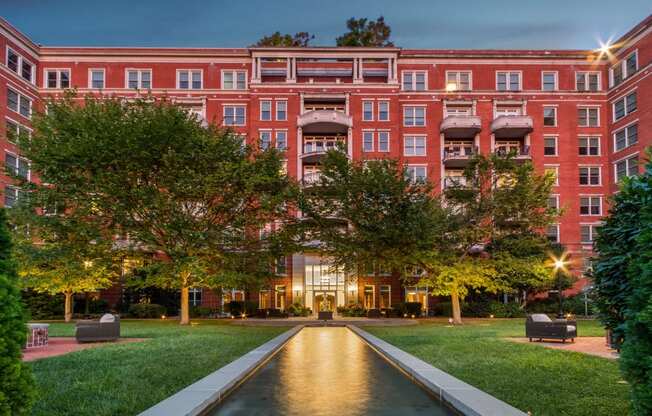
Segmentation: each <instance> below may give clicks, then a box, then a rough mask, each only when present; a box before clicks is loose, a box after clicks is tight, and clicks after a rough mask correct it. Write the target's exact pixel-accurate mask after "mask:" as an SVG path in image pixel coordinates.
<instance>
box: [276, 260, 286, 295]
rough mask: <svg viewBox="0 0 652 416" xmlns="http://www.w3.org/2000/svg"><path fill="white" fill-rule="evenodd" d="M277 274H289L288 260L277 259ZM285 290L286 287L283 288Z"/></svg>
mask: <svg viewBox="0 0 652 416" xmlns="http://www.w3.org/2000/svg"><path fill="white" fill-rule="evenodd" d="M275 266H276V270H275V271H276V274H286V273H287V259H286V258H285V257H283V256H281V257H279V258H277V259H276V262H275ZM283 288H285V286H283Z"/></svg>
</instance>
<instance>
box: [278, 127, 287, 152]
mask: <svg viewBox="0 0 652 416" xmlns="http://www.w3.org/2000/svg"><path fill="white" fill-rule="evenodd" d="M276 148H277V149H278V150H285V149H287V148H288V133H287V132H286V131H285V130H277V131H276Z"/></svg>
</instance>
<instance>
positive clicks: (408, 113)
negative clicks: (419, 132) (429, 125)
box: [403, 106, 426, 127]
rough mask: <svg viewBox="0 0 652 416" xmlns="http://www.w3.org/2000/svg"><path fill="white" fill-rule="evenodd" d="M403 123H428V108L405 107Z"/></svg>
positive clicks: (417, 124)
mask: <svg viewBox="0 0 652 416" xmlns="http://www.w3.org/2000/svg"><path fill="white" fill-rule="evenodd" d="M403 125H404V126H406V127H410V126H425V125H426V108H425V107H410V106H406V107H403Z"/></svg>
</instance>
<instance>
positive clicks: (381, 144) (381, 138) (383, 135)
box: [378, 131, 389, 152]
mask: <svg viewBox="0 0 652 416" xmlns="http://www.w3.org/2000/svg"><path fill="white" fill-rule="evenodd" d="M378 151H379V152H389V132H388V131H379V132H378Z"/></svg>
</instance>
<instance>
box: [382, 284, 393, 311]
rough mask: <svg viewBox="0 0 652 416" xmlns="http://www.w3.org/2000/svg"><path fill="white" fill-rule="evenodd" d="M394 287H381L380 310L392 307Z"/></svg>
mask: <svg viewBox="0 0 652 416" xmlns="http://www.w3.org/2000/svg"><path fill="white" fill-rule="evenodd" d="M391 302H392V287H391V286H390V285H380V309H389V308H391V307H392V303H391Z"/></svg>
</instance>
